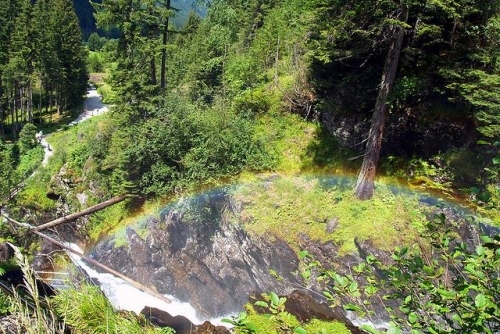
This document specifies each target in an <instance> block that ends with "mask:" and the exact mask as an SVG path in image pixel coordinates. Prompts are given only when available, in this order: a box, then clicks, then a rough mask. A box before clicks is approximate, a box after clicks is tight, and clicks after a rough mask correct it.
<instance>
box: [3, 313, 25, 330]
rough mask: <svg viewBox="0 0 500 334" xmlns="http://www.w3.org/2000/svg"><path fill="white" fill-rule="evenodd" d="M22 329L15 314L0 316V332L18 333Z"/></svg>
mask: <svg viewBox="0 0 500 334" xmlns="http://www.w3.org/2000/svg"><path fill="white" fill-rule="evenodd" d="M24 330H25V328H24V329H23V328H22V327H21V325H20V324H19V321H18V319H17V318H16V316H15V315H9V316H5V317H1V318H0V332H1V333H5V334H18V333H23V332H24Z"/></svg>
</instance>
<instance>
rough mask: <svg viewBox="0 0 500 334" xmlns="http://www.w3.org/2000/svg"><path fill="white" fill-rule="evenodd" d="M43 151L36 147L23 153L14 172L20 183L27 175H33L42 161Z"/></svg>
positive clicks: (40, 147)
mask: <svg viewBox="0 0 500 334" xmlns="http://www.w3.org/2000/svg"><path fill="white" fill-rule="evenodd" d="M43 155H44V150H43V147H42V146H36V147H35V148H32V149H30V150H29V151H25V152H24V154H23V155H21V158H20V160H19V164H18V165H17V167H16V172H17V175H19V177H21V179H20V180H19V181H22V180H23V179H25V178H26V177H27V176H29V174H31V173H33V172H34V171H35V170H36V169H37V167H38V166H40V163H41V162H42V160H43Z"/></svg>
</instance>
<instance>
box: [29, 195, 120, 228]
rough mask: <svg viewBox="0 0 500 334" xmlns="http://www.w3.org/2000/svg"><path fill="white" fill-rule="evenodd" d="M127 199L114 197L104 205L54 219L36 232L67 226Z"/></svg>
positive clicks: (40, 226)
mask: <svg viewBox="0 0 500 334" xmlns="http://www.w3.org/2000/svg"><path fill="white" fill-rule="evenodd" d="M126 198H128V196H127V195H121V196H117V197H113V198H111V199H108V200H107V201H104V202H102V203H99V204H96V205H94V206H91V207H89V208H86V209H84V210H82V211H80V212H77V213H72V214H70V215H67V216H64V217H61V218H57V219H54V220H52V221H50V222H48V223H45V224H42V225H39V226H36V227H35V228H34V230H35V231H42V230H45V229H48V228H50V227H54V226H57V225H60V224H65V223H69V222H72V221H74V220H76V219H78V218H80V217H82V216H85V215H88V214H91V213H94V212H96V211H99V210H102V209H104V208H107V207H108V206H111V205H113V204H116V203H118V202H121V201H123V200H125V199H126Z"/></svg>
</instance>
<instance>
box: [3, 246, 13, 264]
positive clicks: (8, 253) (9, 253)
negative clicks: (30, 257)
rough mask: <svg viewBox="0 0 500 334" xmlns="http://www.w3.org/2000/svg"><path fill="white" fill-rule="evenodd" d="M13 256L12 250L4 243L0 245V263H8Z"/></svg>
mask: <svg viewBox="0 0 500 334" xmlns="http://www.w3.org/2000/svg"><path fill="white" fill-rule="evenodd" d="M13 256H14V249H12V247H10V245H9V244H8V243H6V242H2V243H0V263H2V262H7V261H9V260H10V259H11V258H12V257H13Z"/></svg>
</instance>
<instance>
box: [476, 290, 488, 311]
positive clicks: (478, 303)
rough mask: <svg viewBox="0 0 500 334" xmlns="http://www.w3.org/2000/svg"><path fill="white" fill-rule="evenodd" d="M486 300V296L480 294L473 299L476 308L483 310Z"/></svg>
mask: <svg viewBox="0 0 500 334" xmlns="http://www.w3.org/2000/svg"><path fill="white" fill-rule="evenodd" d="M487 302H488V300H487V299H486V296H485V295H483V294H482V293H480V294H478V295H477V296H476V298H474V304H475V305H476V307H478V308H483V307H485V306H486V304H487Z"/></svg>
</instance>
